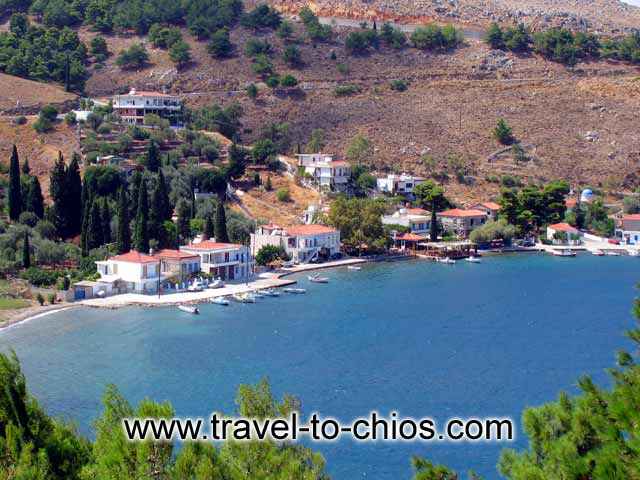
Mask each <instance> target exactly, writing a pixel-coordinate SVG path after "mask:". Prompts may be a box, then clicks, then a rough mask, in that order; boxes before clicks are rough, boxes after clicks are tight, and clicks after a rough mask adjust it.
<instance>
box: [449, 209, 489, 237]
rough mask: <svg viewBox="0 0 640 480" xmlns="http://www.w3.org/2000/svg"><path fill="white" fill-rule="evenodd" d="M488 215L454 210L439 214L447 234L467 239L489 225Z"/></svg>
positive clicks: (478, 211) (480, 211)
mask: <svg viewBox="0 0 640 480" xmlns="http://www.w3.org/2000/svg"><path fill="white" fill-rule="evenodd" d="M487 218H488V217H487V213H486V212H484V211H482V210H476V209H472V210H463V209H461V208H452V209H450V210H445V211H444V212H440V213H438V220H439V221H440V223H441V224H442V228H443V229H444V230H445V231H446V232H452V233H455V234H457V235H459V236H461V237H467V236H468V235H469V233H471V231H472V230H473V229H475V228H478V227H479V226H481V225H484V224H485V223H487Z"/></svg>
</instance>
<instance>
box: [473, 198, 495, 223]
mask: <svg viewBox="0 0 640 480" xmlns="http://www.w3.org/2000/svg"><path fill="white" fill-rule="evenodd" d="M471 209H472V210H480V211H481V212H484V213H486V214H487V219H488V220H497V219H498V213H499V212H500V205H499V204H497V203H496V202H482V203H476V204H475V205H472V206H471Z"/></svg>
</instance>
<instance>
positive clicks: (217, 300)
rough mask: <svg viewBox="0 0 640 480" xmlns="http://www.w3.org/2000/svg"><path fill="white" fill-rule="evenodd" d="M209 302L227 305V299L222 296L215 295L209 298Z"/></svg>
mask: <svg viewBox="0 0 640 480" xmlns="http://www.w3.org/2000/svg"><path fill="white" fill-rule="evenodd" d="M211 303H215V304H216V305H225V306H226V305H229V300H227V299H226V298H224V297H215V298H212V299H211Z"/></svg>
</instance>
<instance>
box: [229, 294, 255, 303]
mask: <svg viewBox="0 0 640 480" xmlns="http://www.w3.org/2000/svg"><path fill="white" fill-rule="evenodd" d="M232 298H233V299H234V300H235V301H236V302H239V303H256V297H254V296H253V295H251V294H250V293H236V294H235V295H233V296H232Z"/></svg>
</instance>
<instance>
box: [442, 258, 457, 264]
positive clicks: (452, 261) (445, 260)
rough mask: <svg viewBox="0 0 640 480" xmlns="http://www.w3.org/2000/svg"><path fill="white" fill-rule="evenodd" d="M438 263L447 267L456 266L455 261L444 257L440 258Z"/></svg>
mask: <svg viewBox="0 0 640 480" xmlns="http://www.w3.org/2000/svg"><path fill="white" fill-rule="evenodd" d="M438 263H444V264H447V265H454V264H455V263H456V261H455V260H453V259H451V258H449V257H444V258H439V259H438Z"/></svg>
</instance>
